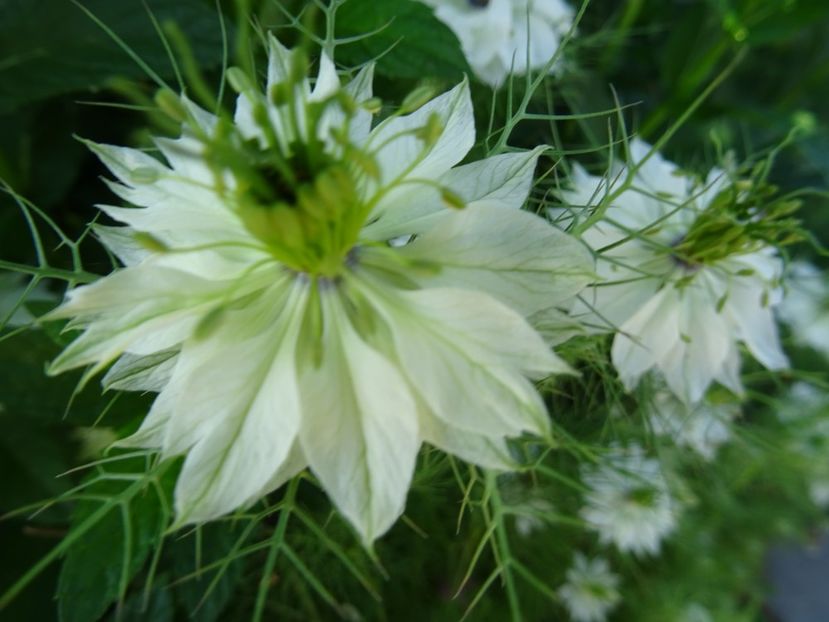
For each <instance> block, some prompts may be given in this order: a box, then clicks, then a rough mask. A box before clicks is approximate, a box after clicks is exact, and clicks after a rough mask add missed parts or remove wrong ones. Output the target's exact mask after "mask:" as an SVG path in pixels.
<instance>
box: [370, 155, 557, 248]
mask: <svg viewBox="0 0 829 622" xmlns="http://www.w3.org/2000/svg"><path fill="white" fill-rule="evenodd" d="M544 149H545V147H539V148H537V149H535V150H533V151H526V152H521V153H507V154H503V155H498V156H493V157H491V158H486V159H485V160H480V161H478V162H473V163H471V164H465V165H463V166H458V167H456V168H453V169H451V170H450V171H449V172H448V173H446V174H445V175H443V177H442V178H441V179H440V180H439V183H440V184H442V185H444V186H446V187H447V188H449V189H450V190H451V191H453V192H455V193H456V194H457V195H458V196H459V197H460V198H461V199H463V201H464V202H465V203H466V204H467V205H466V207H467V208H471V207H478V206H483V207H491V208H500V209H516V210H517V209H520V208H521V207H522V206H523V205H524V203H526V201H527V195H528V194H529V192H530V188H531V187H532V180H533V173H534V172H535V165H536V162H537V161H538V156H539V155H540V154H541V152H542V151H543V150H544ZM405 198H406V199H408V200H403V199H400V200H399V201H398V202H397V203H396V204H395V205H394V206H393V207H390V208H389V209H388V210H386V211H385V212H384V213H383V215H382V217H381V218H380V219H379V220H377V221H375V222H373V223H370V224H369V225H368V226H366V227H365V229H364V235H366V236H367V237H369V238H371V239H377V240H387V239H391V238H394V237H397V236H400V235H405V234H409V235H411V234H415V233H423V232H424V231H427V230H429V229H431V228H433V227H434V226H435V225H436V222H437V220H436V219H435V215H441V214H443V213H444V212H446V205H445V204H444V202H443V201H442V200H441V198H440V195H439V193H438V191H437V190H436V189H435V188H422V189H421V191H420V192H419V193H417V194H412V195H410V196H407V197H405Z"/></svg>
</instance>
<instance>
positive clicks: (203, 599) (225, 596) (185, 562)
mask: <svg viewBox="0 0 829 622" xmlns="http://www.w3.org/2000/svg"><path fill="white" fill-rule="evenodd" d="M241 532H242V529H241V528H236V529H234V527H233V526H232V525H230V524H227V523H209V524H207V525H204V526H202V527H200V528H199V535H198V536H194V537H189V538H181V539H178V540H176V541H174V542H173V543H172V544H171V545H170V555H171V557H172V566H173V569H174V570H175V573H176V576H177V578H178V579H179V580H180V579H182V578H183V577H187V576H189V575H193V574H194V573H196V571H197V570H198V569H199V568H203V567H205V566H207V565H209V564H212V563H215V562H218V561H220V560H223V559H225V558H227V557H228V556H229V555H232V553H233V547H234V544H235V543H236V540H237V539H238V538H239V537H240V534H241ZM241 578H242V562H241V561H238V560H237V561H230V562H229V563H228V564H227V565H226V566H225V565H221V566H219V568H218V569H216V570H211V571H209V572H206V573H204V574H198V575H195V576H192V577H191V578H188V579H186V580H184V581H182V582H181V583H179V584H178V585H176V587H175V596H176V599H177V600H178V601H179V602H180V603H181V605H182V607H183V608H184V610H185V611H187V612H188V613H189V617H190V619H191V620H195V621H197V622H214V621H215V620H219V619H220V616H221V614H222V612H223V611H224V610H225V609H226V608H227V606H228V604H229V603H230V598H231V596H233V593H234V591H235V589H236V586H237V584H238V583H239V580H240V579H241ZM208 590H209V592H208Z"/></svg>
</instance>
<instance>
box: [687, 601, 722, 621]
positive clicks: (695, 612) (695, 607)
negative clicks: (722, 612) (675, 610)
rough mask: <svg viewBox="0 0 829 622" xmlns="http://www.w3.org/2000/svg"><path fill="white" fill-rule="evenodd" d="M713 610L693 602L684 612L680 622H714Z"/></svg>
mask: <svg viewBox="0 0 829 622" xmlns="http://www.w3.org/2000/svg"><path fill="white" fill-rule="evenodd" d="M713 620H714V617H713V616H712V615H711V612H710V611H708V609H706V608H705V607H703V606H702V605H700V604H699V603H691V604H690V605H688V606H687V607H685V610H684V611H683V612H682V617H681V618H680V622H713Z"/></svg>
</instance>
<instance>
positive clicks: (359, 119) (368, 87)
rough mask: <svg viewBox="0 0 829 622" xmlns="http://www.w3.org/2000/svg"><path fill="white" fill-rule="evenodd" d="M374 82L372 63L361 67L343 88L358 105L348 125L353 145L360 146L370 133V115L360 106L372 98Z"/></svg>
mask: <svg viewBox="0 0 829 622" xmlns="http://www.w3.org/2000/svg"><path fill="white" fill-rule="evenodd" d="M373 80H374V63H369V64H368V65H366V66H365V67H363V68H362V69H361V70H360V72H359V73H358V74H357V75H356V76H355V78H354V79H353V80H352V81H351V82H349V83H348V84H346V85H345V87H343V90H344V91H345V92H346V93H348V94H349V95H351V97H353V98H354V101H355V102H356V103H357V105H358V110H357V112H356V114H355V115H354V116H353V117H352V119H351V124H350V125H349V128H348V130H349V137H350V138H351V141H352V142H353V143H354V144H355V145H360V144H362V143H363V141H365V139H366V138H367V137H368V135H369V132H371V113H370V112H369V111H368V110H365V109H363V108H362V106H361V105H362V104H364V103H365V102H366V101H368V100H369V99H371V97H372V82H373Z"/></svg>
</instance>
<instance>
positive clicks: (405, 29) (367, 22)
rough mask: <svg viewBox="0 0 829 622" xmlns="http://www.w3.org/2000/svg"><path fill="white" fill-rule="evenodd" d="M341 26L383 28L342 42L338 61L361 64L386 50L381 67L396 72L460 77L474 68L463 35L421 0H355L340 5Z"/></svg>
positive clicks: (344, 32)
mask: <svg viewBox="0 0 829 622" xmlns="http://www.w3.org/2000/svg"><path fill="white" fill-rule="evenodd" d="M336 26H337V37H357V36H361V35H365V33H367V32H373V31H376V30H379V32H376V33H375V34H372V35H370V36H368V37H365V38H361V39H360V40H358V41H355V42H353V43H348V44H346V45H343V46H341V47H338V48H337V61H338V62H343V63H345V64H347V65H359V64H361V63H364V62H366V61H369V60H372V59H374V58H378V57H381V56H382V57H381V58H380V60H379V61H378V63H377V71H378V73H381V74H384V75H387V76H393V77H395V78H414V79H419V78H423V77H425V76H437V77H439V78H445V79H449V80H452V81H457V80H460V79H461V78H462V77H463V74H464V73H468V72H469V71H470V69H469V65H468V64H467V63H466V58H465V57H464V55H463V52H461V48H460V44H459V43H458V39H457V37H455V35H454V33H453V32H452V31H451V30H449V28H447V27H446V26H445V25H444V24H443V22H441V21H439V20H438V19H437V18H436V17H435V16H434V15H432V10H431V9H430V8H428V7H427V6H425V5H423V4H421V3H419V2H412V1H411V0H387V1H385V2H374V1H373V0H349V2H346V3H345V4H344V5H343V6H342V7H341V8H340V9H339V10H338V11H337V24H336ZM386 52H388V53H386Z"/></svg>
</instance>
